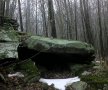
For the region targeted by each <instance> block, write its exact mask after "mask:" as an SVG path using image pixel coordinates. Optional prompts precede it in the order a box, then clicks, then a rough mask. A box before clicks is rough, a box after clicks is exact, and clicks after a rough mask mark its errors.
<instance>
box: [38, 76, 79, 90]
mask: <svg viewBox="0 0 108 90" xmlns="http://www.w3.org/2000/svg"><path fill="white" fill-rule="evenodd" d="M39 81H40V82H42V83H47V84H48V85H52V84H54V87H55V88H57V89H59V90H65V87H67V86H69V85H71V84H72V83H74V82H78V81H80V78H79V77H74V78H67V79H44V78H41V79H40V80H39Z"/></svg>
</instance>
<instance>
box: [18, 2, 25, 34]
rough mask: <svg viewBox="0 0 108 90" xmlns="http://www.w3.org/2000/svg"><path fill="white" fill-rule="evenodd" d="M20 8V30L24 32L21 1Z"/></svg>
mask: <svg viewBox="0 0 108 90" xmlns="http://www.w3.org/2000/svg"><path fill="white" fill-rule="evenodd" d="M18 7H19V16H20V28H21V31H22V32H23V31H24V29H23V22H22V12H21V2H20V0H18Z"/></svg>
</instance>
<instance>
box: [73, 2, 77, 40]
mask: <svg viewBox="0 0 108 90" xmlns="http://www.w3.org/2000/svg"><path fill="white" fill-rule="evenodd" d="M76 3H77V2H76V0H74V8H75V31H76V40H77V5H76Z"/></svg>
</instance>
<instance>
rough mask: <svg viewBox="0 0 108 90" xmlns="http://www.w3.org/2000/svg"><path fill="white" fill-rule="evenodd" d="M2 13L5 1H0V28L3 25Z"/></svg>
mask: <svg viewBox="0 0 108 90" xmlns="http://www.w3.org/2000/svg"><path fill="white" fill-rule="evenodd" d="M4 11H5V1H4V0H1V1H0V26H2V25H3V16H4Z"/></svg>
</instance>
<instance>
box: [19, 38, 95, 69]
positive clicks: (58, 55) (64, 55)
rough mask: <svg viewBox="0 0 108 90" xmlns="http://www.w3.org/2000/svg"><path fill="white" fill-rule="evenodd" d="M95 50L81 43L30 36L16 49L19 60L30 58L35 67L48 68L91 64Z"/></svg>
mask: <svg viewBox="0 0 108 90" xmlns="http://www.w3.org/2000/svg"><path fill="white" fill-rule="evenodd" d="M94 52H95V50H94V48H93V46H92V45H90V44H87V43H85V42H81V41H72V40H62V39H51V38H45V37H41V36H31V37H30V38H28V39H27V40H25V41H24V42H23V43H22V44H20V45H19V47H18V54H19V58H20V59H22V60H25V59H27V58H31V59H32V60H33V61H35V62H36V64H37V65H41V66H45V67H49V68H50V69H51V67H58V66H62V69H63V68H64V66H65V67H66V66H69V64H71V63H77V64H78V63H82V64H83V63H91V61H93V60H94V56H93V54H94Z"/></svg>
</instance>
